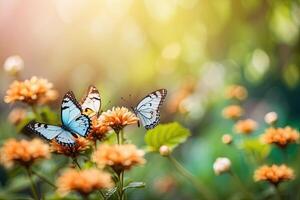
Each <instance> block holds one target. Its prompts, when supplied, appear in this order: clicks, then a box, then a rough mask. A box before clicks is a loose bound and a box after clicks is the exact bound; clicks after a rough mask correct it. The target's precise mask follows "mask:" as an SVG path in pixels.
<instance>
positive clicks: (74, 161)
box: [72, 158, 81, 169]
mask: <svg viewBox="0 0 300 200" xmlns="http://www.w3.org/2000/svg"><path fill="white" fill-rule="evenodd" d="M72 159H73V163H74V164H75V165H76V166H77V167H78V168H79V169H81V167H80V165H79V163H78V161H77V158H72Z"/></svg>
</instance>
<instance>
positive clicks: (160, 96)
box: [134, 89, 167, 129]
mask: <svg viewBox="0 0 300 200" xmlns="http://www.w3.org/2000/svg"><path fill="white" fill-rule="evenodd" d="M166 95H167V90H166V89H160V90H156V91H154V92H152V93H150V94H148V95H147V96H146V97H144V98H143V99H142V100H141V101H140V103H139V104H138V105H137V106H136V108H135V109H134V111H135V113H136V115H137V117H138V118H139V119H140V121H141V123H142V124H143V126H144V127H145V128H146V129H152V128H154V127H155V126H156V125H157V124H158V123H159V121H160V114H159V108H160V106H161V105H162V103H163V102H164V100H165V98H166Z"/></svg>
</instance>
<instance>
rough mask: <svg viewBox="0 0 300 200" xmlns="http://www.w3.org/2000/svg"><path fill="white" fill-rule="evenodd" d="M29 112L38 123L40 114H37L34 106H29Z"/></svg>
mask: <svg viewBox="0 0 300 200" xmlns="http://www.w3.org/2000/svg"><path fill="white" fill-rule="evenodd" d="M31 110H32V112H33V114H34V117H35V119H36V120H38V121H39V120H40V114H39V112H38V110H37V108H36V106H35V105H31Z"/></svg>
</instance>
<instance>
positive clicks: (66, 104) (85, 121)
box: [26, 91, 91, 146]
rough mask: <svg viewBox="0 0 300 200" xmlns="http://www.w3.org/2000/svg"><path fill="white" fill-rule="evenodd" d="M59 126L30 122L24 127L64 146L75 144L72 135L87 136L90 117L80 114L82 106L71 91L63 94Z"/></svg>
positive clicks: (89, 127)
mask: <svg viewBox="0 0 300 200" xmlns="http://www.w3.org/2000/svg"><path fill="white" fill-rule="evenodd" d="M61 123H62V125H61V126H54V125H49V124H44V123H39V122H30V123H29V124H28V125H27V126H26V127H27V128H28V130H29V131H30V132H33V133H35V134H38V135H40V136H42V137H44V138H45V139H46V140H53V139H55V140H56V141H57V142H58V143H60V144H62V145H65V146H73V145H75V143H76V142H75V139H74V137H78V136H77V135H80V136H82V137H85V136H87V134H88V133H89V131H90V129H91V120H90V118H89V117H88V116H87V115H85V114H82V108H81V106H80V105H79V103H78V102H77V100H76V99H75V96H74V94H73V92H71V91H69V92H67V93H66V94H65V96H64V98H63V100H62V104H61Z"/></svg>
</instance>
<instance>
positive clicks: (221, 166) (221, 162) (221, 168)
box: [213, 157, 231, 175]
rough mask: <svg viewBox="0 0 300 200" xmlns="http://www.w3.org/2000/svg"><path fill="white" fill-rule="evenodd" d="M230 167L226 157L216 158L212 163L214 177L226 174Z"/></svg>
mask: <svg viewBox="0 0 300 200" xmlns="http://www.w3.org/2000/svg"><path fill="white" fill-rule="evenodd" d="M230 167H231V161H230V160H229V159H228V158H226V157H220V158H217V160H216V161H215V162H214V165H213V169H214V172H215V174H216V175H220V174H222V173H224V172H228V171H229V170H230Z"/></svg>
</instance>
